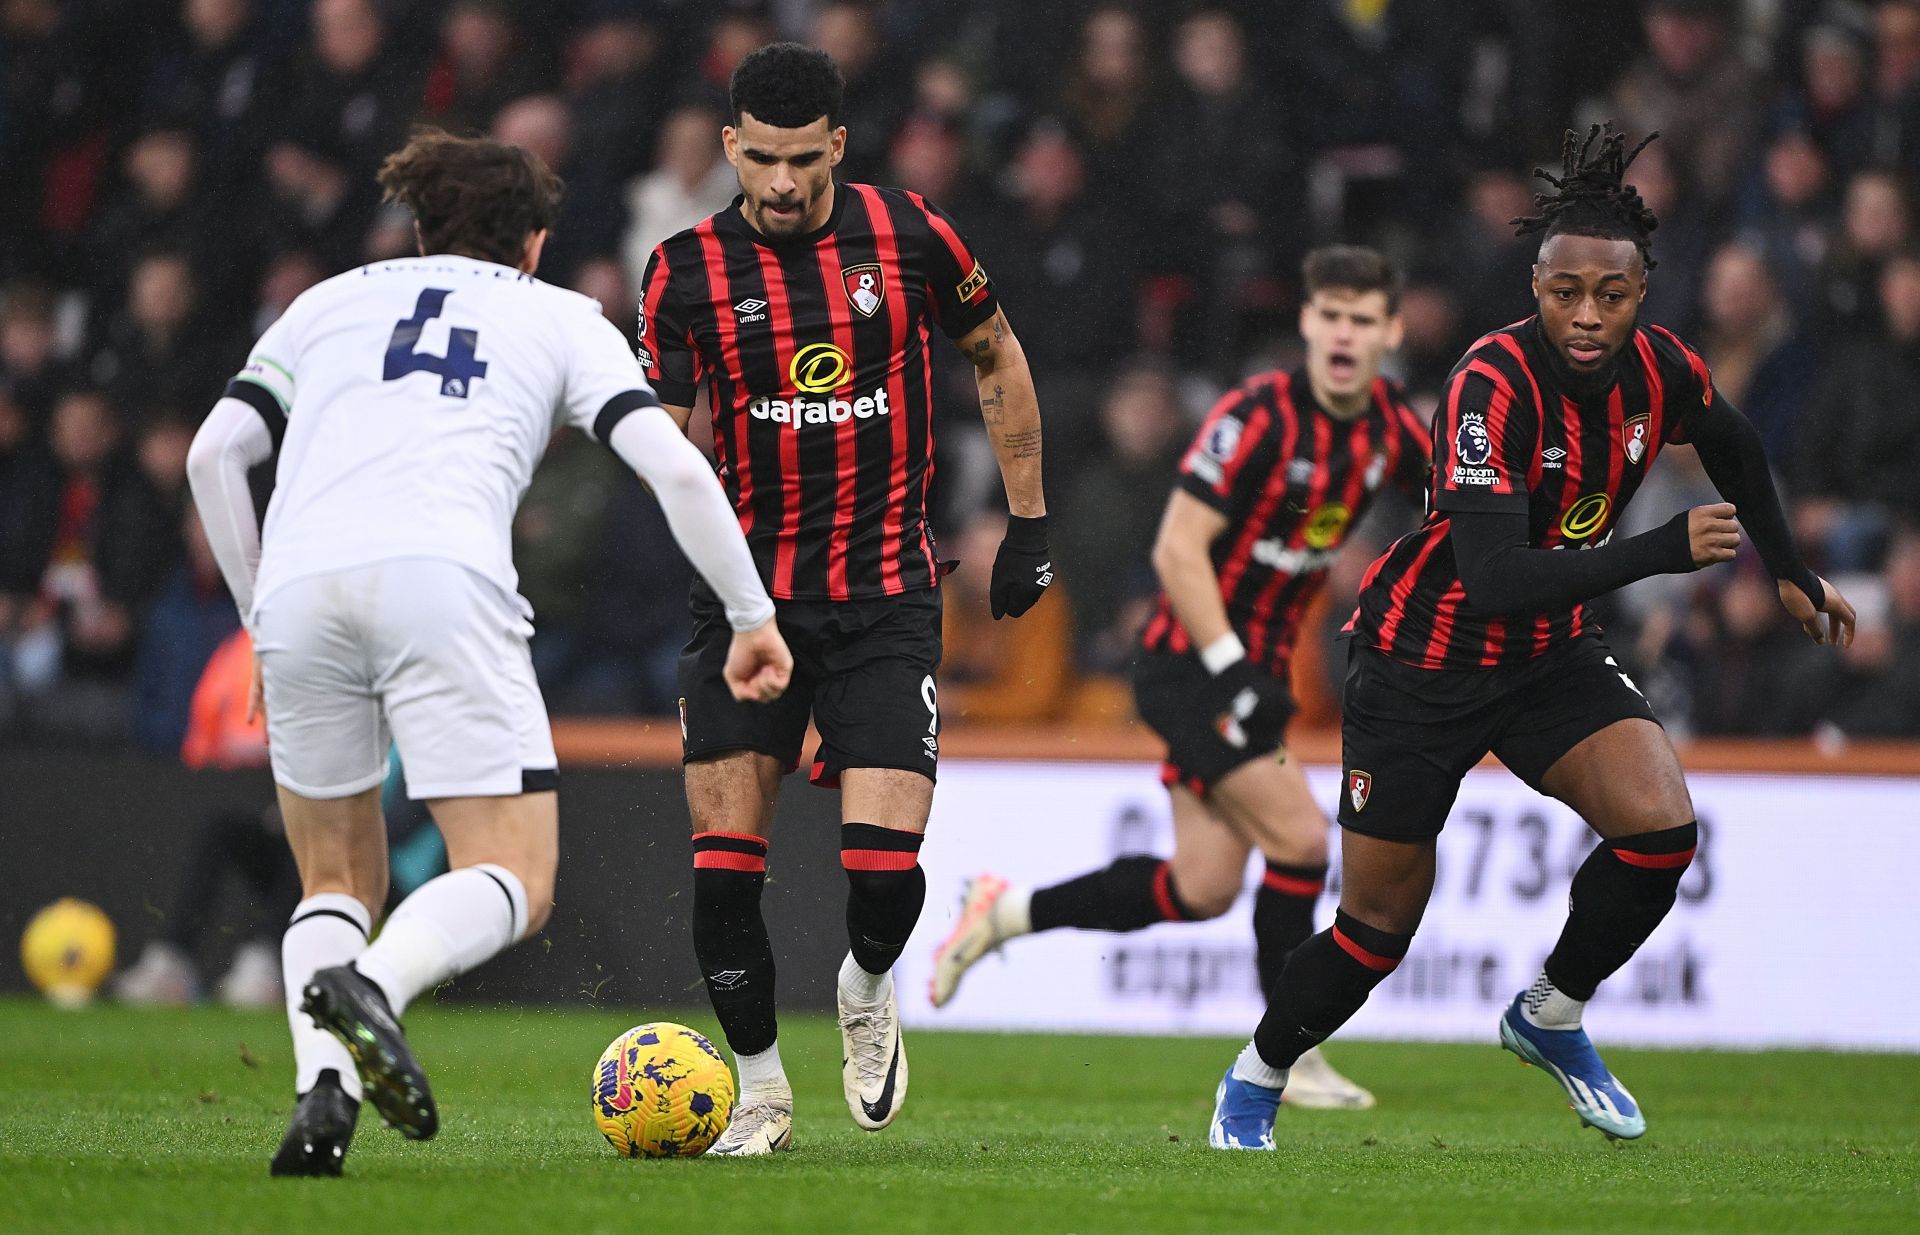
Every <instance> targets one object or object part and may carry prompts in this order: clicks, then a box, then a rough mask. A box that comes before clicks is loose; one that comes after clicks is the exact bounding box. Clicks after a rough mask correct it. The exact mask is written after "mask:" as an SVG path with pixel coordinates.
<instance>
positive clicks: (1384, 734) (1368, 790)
mask: <svg viewBox="0 0 1920 1235" xmlns="http://www.w3.org/2000/svg"><path fill="white" fill-rule="evenodd" d="M1341 711H1342V716H1341V722H1340V747H1341V754H1340V759H1341V765H1342V771H1343V772H1344V773H1345V776H1344V777H1343V778H1342V780H1341V791H1340V826H1341V827H1343V828H1346V829H1347V830H1349V831H1353V832H1359V833H1361V834H1362V835H1365V836H1377V837H1380V838H1381V839H1383V840H1398V841H1426V840H1431V839H1433V838H1434V837H1436V836H1438V835H1439V834H1440V829H1441V827H1442V826H1443V825H1445V823H1446V821H1447V812H1448V811H1450V810H1452V809H1453V800H1454V797H1455V796H1456V795H1457V794H1458V793H1459V791H1460V779H1461V777H1463V776H1465V775H1466V774H1467V770H1468V769H1469V768H1471V767H1473V765H1474V764H1476V763H1478V762H1480V760H1481V758H1482V757H1483V756H1485V755H1486V754H1487V752H1488V751H1492V752H1493V754H1494V755H1495V756H1497V757H1498V758H1499V760H1500V762H1502V763H1504V764H1506V765H1507V767H1508V768H1509V769H1510V770H1511V771H1512V772H1513V774H1514V775H1515V776H1518V777H1519V778H1520V779H1521V780H1523V781H1525V782H1526V783H1527V784H1528V785H1530V786H1531V787H1532V788H1534V789H1536V790H1537V789H1539V788H1540V780H1541V778H1542V777H1544V776H1545V775H1546V774H1547V769H1548V768H1551V767H1552V766H1553V765H1554V764H1555V763H1557V762H1559V760H1560V756H1562V755H1564V754H1566V753H1567V752H1568V751H1570V750H1572V749H1573V748H1574V747H1575V746H1576V745H1578V744H1579V743H1580V742H1581V741H1582V740H1584V739H1586V738H1588V737H1590V736H1592V735H1593V734H1595V733H1598V732H1599V731H1600V730H1602V729H1604V728H1606V727H1607V726H1608V725H1611V724H1613V723H1614V722H1615V721H1621V720H1627V719H1630V718H1637V719H1640V720H1650V721H1653V722H1654V723H1656V724H1658V723H1659V718H1658V717H1656V716H1655V715H1654V714H1653V709H1652V708H1651V707H1650V706H1648V704H1647V700H1646V697H1645V696H1643V695H1642V694H1641V693H1640V691H1639V688H1637V687H1635V686H1634V685H1633V683H1632V682H1630V681H1629V680H1628V679H1627V676H1626V673H1625V672H1624V671H1623V670H1622V669H1621V668H1620V667H1619V665H1617V664H1616V663H1615V662H1614V658H1613V653H1612V652H1611V651H1609V650H1608V648H1607V645H1606V643H1605V642H1603V641H1602V640H1601V639H1600V638H1599V637H1598V636H1597V635H1581V636H1579V637H1578V638H1575V639H1573V640H1571V641H1570V642H1567V643H1565V644H1562V645H1561V646H1559V647H1556V648H1554V649H1552V650H1551V651H1548V652H1545V653H1543V654H1542V655H1540V656H1536V657H1534V658H1533V659H1532V660H1530V661H1528V662H1526V663H1525V664H1522V665H1508V666H1504V667H1502V668H1498V669H1417V668H1415V667H1413V666H1412V665H1403V664H1401V663H1400V662H1398V661H1395V660H1389V659H1388V658H1387V657H1386V656H1384V655H1382V654H1381V653H1380V652H1378V651H1376V650H1375V649H1373V648H1371V647H1368V646H1366V645H1364V644H1362V643H1361V642H1360V641H1359V640H1357V639H1354V640H1350V641H1349V647H1348V649H1347V681H1346V687H1345V689H1344V691H1343V692H1342V694H1341Z"/></svg>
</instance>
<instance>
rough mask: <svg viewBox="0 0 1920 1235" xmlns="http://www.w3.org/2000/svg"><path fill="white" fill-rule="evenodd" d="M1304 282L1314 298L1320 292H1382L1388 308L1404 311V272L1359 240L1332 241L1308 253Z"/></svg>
mask: <svg viewBox="0 0 1920 1235" xmlns="http://www.w3.org/2000/svg"><path fill="white" fill-rule="evenodd" d="M1300 284H1301V286H1302V287H1304V288H1305V289H1306V293H1307V297H1308V298H1309V299H1311V298H1312V297H1313V296H1314V295H1315V294H1316V293H1319V292H1323V291H1330V290H1336V289H1337V290H1339V291H1343V292H1380V293H1382V294H1384V295H1385V296H1386V298H1387V312H1389V313H1398V312H1399V311H1400V291H1401V282H1400V272H1399V271H1398V270H1396V269H1394V265H1393V263H1392V262H1390V261H1388V260H1387V259H1386V258H1384V257H1382V256H1381V255H1380V254H1379V253H1378V252H1377V251H1375V250H1373V249H1368V248H1363V247H1361V246H1360V245H1357V244H1329V245H1324V246H1322V247H1321V248H1318V249H1315V250H1313V252H1311V253H1309V254H1307V259H1306V260H1305V261H1303V262H1301V263H1300Z"/></svg>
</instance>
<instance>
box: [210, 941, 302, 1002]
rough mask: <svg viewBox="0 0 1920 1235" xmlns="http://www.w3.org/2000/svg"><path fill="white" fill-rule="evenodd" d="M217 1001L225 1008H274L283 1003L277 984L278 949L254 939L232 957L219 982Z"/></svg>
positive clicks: (278, 982) (283, 993) (278, 980)
mask: <svg viewBox="0 0 1920 1235" xmlns="http://www.w3.org/2000/svg"><path fill="white" fill-rule="evenodd" d="M218 993H219V996H220V1002H221V1003H223V1004H226V1005H227V1006H228V1007H229V1008H278V1007H280V1006H281V1005H283V1004H285V1003H286V1001H287V996H286V992H285V990H284V989H282V987H281V985H280V949H279V948H278V947H277V946H275V945H273V944H269V943H263V942H260V941H259V940H255V941H254V942H253V943H248V944H242V945H241V946H240V950H239V951H237V952H235V953H234V954H233V968H231V969H229V970H227V976H226V977H224V978H221V979H220V986H219V991H218Z"/></svg>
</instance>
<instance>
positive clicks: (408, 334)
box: [235, 254, 658, 608]
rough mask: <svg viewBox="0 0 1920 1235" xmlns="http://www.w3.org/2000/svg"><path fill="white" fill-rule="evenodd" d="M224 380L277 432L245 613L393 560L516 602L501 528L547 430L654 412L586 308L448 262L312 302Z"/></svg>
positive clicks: (493, 269) (322, 288)
mask: <svg viewBox="0 0 1920 1235" xmlns="http://www.w3.org/2000/svg"><path fill="white" fill-rule="evenodd" d="M235 380H236V382H240V383H250V384H252V385H255V386H259V387H261V388H263V389H265V390H266V391H267V392H268V393H269V394H271V396H272V398H273V400H274V402H275V403H277V404H278V406H279V408H280V409H281V411H282V412H283V413H284V414H285V417H286V434H285V438H284V440H283V441H282V442H281V446H280V463H279V468H278V471H277V473H276V483H275V488H274V493H273V500H272V502H271V503H269V505H268V507H267V519H266V526H265V529H264V531H263V533H262V536H261V550H260V574H259V579H258V582H257V584H256V586H255V589H254V603H255V605H256V606H258V605H259V603H260V602H261V601H263V600H264V599H265V598H266V597H267V596H269V595H271V594H272V593H273V591H274V589H275V588H277V587H279V586H281V585H282V584H285V583H287V582H289V581H291V580H294V579H299V578H304V577H306V576H309V575H315V574H321V573H326V572H331V571H337V570H345V569H349V568H352V567H355V566H364V565H367V564H369V563H373V562H379V561H387V560H391V559H394V558H402V557H429V558H441V559H445V560H447V561H452V562H458V563H459V564H460V565H462V566H465V567H467V568H469V569H471V570H473V571H475V572H477V573H479V574H480V575H482V576H484V577H485V578H488V579H491V580H492V581H494V582H495V583H497V584H499V585H500V586H501V587H502V588H504V589H505V590H506V591H507V592H508V593H509V594H512V595H515V596H517V595H518V594H519V588H518V584H519V576H518V575H517V574H516V573H515V571H514V568H513V551H512V537H511V529H512V523H513V515H514V511H515V510H516V509H517V508H518V506H519V504H520V498H521V495H522V494H524V493H525V492H526V488H527V482H528V481H529V480H530V479H531V478H532V476H533V470H534V467H535V466H536V465H537V464H538V463H539V462H540V457H541V455H542V454H543V453H544V452H545V451H546V447H547V442H548V440H549V439H550V438H551V437H552V436H553V433H554V431H555V430H556V429H558V428H559V427H561V426H562V425H564V424H573V425H577V426H578V427H579V428H581V429H583V430H585V431H587V432H589V433H592V432H593V431H594V427H595V421H596V419H597V418H599V417H600V416H601V414H602V413H603V412H606V411H609V409H611V412H612V414H613V417H617V415H618V414H619V413H620V412H622V411H623V410H627V409H631V408H633V407H644V406H650V405H652V404H655V403H657V402H658V400H657V399H656V398H655V397H654V394H653V390H652V388H651V387H650V386H648V384H647V382H646V379H645V378H644V377H642V376H641V372H640V365H639V362H638V361H637V360H636V359H635V357H634V355H633V353H632V351H631V350H630V349H629V348H628V346H627V342H626V339H625V337H624V336H622V335H621V333H620V332H619V331H618V330H616V329H615V328H614V326H613V324H612V323H610V322H608V321H607V320H606V319H605V318H604V317H602V316H601V314H600V310H599V307H598V306H597V305H596V304H595V303H594V302H593V301H592V300H590V299H588V298H587V297H585V296H582V295H579V294H578V293H575V292H570V291H567V290H565V289H563V288H558V287H555V286H553V285H552V284H548V283H542V282H541V281H540V280H538V279H536V278H534V277H532V276H531V275H526V274H522V273H520V272H519V271H517V270H514V269H512V268H511V267H507V266H500V265H496V264H494V263H492V262H485V261H479V260H477V259H474V258H468V257H456V256H452V255H447V254H438V255H435V256H432V257H410V258H402V259H399V260H396V261H390V262H379V263H376V264H374V265H370V266H363V267H361V268H359V269H357V270H351V271H348V272H347V273H345V274H342V275H337V276H335V277H334V278H331V279H328V280H327V281H326V282H324V283H321V284H318V285H317V286H315V287H313V288H311V289H309V290H308V291H306V292H305V293H303V294H302V295H301V296H300V297H299V298H298V299H297V300H295V301H294V302H293V304H292V305H291V306H290V307H289V308H288V309H287V311H286V313H285V315H284V316H282V317H281V318H280V320H279V321H277V322H275V323H274V324H273V325H272V326H271V327H269V328H268V329H267V332H266V333H265V334H264V335H262V336H261V337H260V341H259V342H258V343H256V344H255V345H254V348H253V352H252V354H251V356H250V358H249V359H248V362H247V367H246V368H245V369H244V370H242V371H241V373H240V374H239V376H238V377H237V378H236V379H235ZM613 417H610V419H609V421H608V422H607V423H606V424H605V425H603V426H602V428H603V429H608V430H610V428H611V423H612V418H613ZM596 436H598V435H596ZM521 604H522V607H523V608H524V607H525V601H524V600H522V601H521Z"/></svg>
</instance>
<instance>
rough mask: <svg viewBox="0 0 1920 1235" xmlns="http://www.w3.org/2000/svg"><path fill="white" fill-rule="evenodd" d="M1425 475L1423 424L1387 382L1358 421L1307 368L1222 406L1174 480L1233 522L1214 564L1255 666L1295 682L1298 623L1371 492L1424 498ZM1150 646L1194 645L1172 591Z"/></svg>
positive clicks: (1241, 390) (1216, 547)
mask: <svg viewBox="0 0 1920 1235" xmlns="http://www.w3.org/2000/svg"><path fill="white" fill-rule="evenodd" d="M1426 477H1427V426H1426V423H1425V422H1424V421H1423V420H1422V419H1421V418H1420V416H1419V414H1418V413H1416V412H1415V411H1414V410H1413V409H1412V408H1410V407H1408V406H1407V402H1406V398H1405V397H1404V395H1403V394H1402V393H1401V392H1400V390H1399V389H1398V388H1397V387H1395V386H1393V385H1392V384H1391V383H1389V382H1387V381H1386V380H1385V379H1377V380H1376V381H1375V382H1374V384H1373V406H1372V407H1370V408H1369V409H1368V410H1367V411H1366V413H1365V414H1364V415H1361V416H1357V417H1355V418H1354V419H1352V420H1341V419H1339V418H1337V417H1335V416H1333V415H1332V414H1331V413H1329V412H1328V411H1327V410H1326V409H1325V408H1323V407H1321V406H1320V404H1319V402H1318V401H1317V400H1315V399H1314V397H1313V388H1312V387H1311V386H1310V385H1309V384H1308V382H1307V375H1306V373H1305V372H1304V371H1295V372H1292V373H1285V372H1279V371H1276V372H1272V373H1265V374H1262V375H1260V376H1258V377H1255V378H1252V379H1251V380H1249V381H1247V382H1246V383H1244V384H1242V385H1241V386H1240V387H1238V388H1237V389H1235V390H1232V391H1229V392H1228V393H1227V394H1226V395H1225V396H1224V397H1223V398H1222V399H1221V400H1220V401H1219V402H1218V403H1216V404H1215V405H1214V407H1213V410H1212V411H1211V412H1210V413H1208V415H1207V419H1206V421H1205V422H1204V423H1203V424H1202V425H1201V426H1200V432H1199V433H1198V435H1196V436H1195V438H1194V441H1193V446H1192V448H1191V449H1189V450H1188V451H1187V454H1186V458H1185V459H1184V460H1183V461H1182V463H1181V464H1180V479H1179V480H1178V482H1177V484H1178V487H1179V488H1180V489H1182V490H1184V491H1186V492H1187V493H1190V494H1192V495H1193V496H1194V497H1196V498H1198V499H1199V500H1201V501H1203V502H1205V503H1206V504H1207V505H1209V506H1211V507H1213V508H1214V509H1215V510H1217V511H1219V512H1220V513H1221V514H1223V515H1225V516H1226V517H1227V528H1226V530H1225V531H1224V532H1222V533H1221V534H1220V536H1219V537H1218V538H1217V539H1215V540H1214V542H1213V569H1214V573H1215V574H1217V575H1218V576H1219V578H1220V595H1221V598H1222V599H1223V600H1225V601H1226V604H1227V620H1228V621H1229V622H1230V623H1232V625H1233V629H1234V632H1235V633H1236V634H1238V635H1239V636H1240V641H1241V642H1242V643H1244V644H1245V645H1246V648H1247V656H1248V658H1249V659H1251V660H1252V661H1253V662H1254V663H1255V664H1257V665H1261V666H1264V667H1265V668H1266V669H1268V670H1269V671H1271V672H1272V673H1273V674H1274V675H1275V676H1276V677H1284V676H1285V675H1286V672H1287V662H1288V661H1289V660H1290V659H1291V657H1292V656H1293V642H1294V639H1295V637H1296V636H1297V635H1298V634H1299V630H1300V619H1301V617H1302V615H1303V614H1305V612H1306V609H1307V606H1308V604H1310V603H1311V602H1312V600H1313V597H1314V595H1315V594H1316V593H1317V592H1319V590H1320V587H1321V585H1322V584H1323V583H1324V582H1325V581H1326V577H1327V570H1328V568H1329V567H1331V566H1332V564H1333V559H1334V557H1335V556H1336V555H1337V554H1338V553H1339V551H1340V545H1341V543H1342V542H1343V541H1345V540H1346V538H1347V532H1348V530H1349V529H1350V528H1351V527H1352V526H1353V524H1354V523H1355V522H1356V521H1357V520H1358V519H1359V518H1360V517H1361V516H1362V515H1363V514H1365V513H1366V510H1367V506H1368V504H1369V503H1370V502H1372V500H1373V495H1374V493H1375V492H1376V491H1378V490H1379V488H1380V486H1381V485H1382V484H1388V483H1390V484H1393V485H1394V486H1395V487H1397V488H1399V489H1401V490H1402V491H1403V492H1406V493H1408V494H1409V495H1417V494H1419V493H1420V491H1421V487H1422V486H1423V485H1424V484H1425V483H1426ZM1141 646H1142V647H1143V648H1145V649H1146V650H1147V651H1150V652H1175V653H1184V652H1188V651H1191V650H1192V648H1193V640H1192V638H1191V637H1190V636H1189V635H1188V634H1187V631H1186V628H1185V627H1183V626H1182V625H1181V624H1180V619H1179V618H1177V617H1175V616H1174V612H1173V605H1172V603H1171V602H1169V601H1168V599H1167V596H1166V593H1164V592H1162V593H1161V594H1160V599H1159V601H1158V602H1157V605H1156V607H1155V610H1154V615H1153V618H1152V620H1150V621H1149V622H1148V623H1147V627H1146V631H1145V633H1144V634H1143V635H1142V636H1141Z"/></svg>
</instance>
